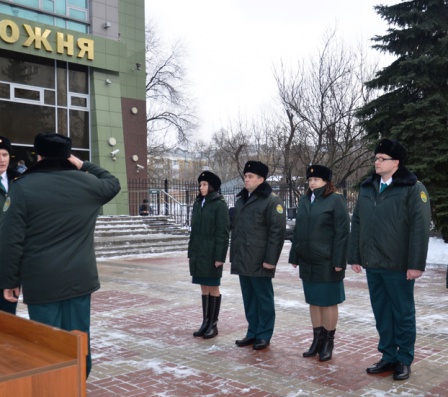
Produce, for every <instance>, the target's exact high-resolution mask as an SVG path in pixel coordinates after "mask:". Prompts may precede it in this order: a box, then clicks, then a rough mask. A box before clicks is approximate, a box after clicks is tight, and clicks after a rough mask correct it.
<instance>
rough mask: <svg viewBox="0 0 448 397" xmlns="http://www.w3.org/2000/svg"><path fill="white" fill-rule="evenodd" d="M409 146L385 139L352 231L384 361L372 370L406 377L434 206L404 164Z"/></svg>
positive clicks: (354, 263)
mask: <svg viewBox="0 0 448 397" xmlns="http://www.w3.org/2000/svg"><path fill="white" fill-rule="evenodd" d="M406 155H407V151H406V148H405V147H404V146H403V145H402V144H401V143H400V142H398V141H396V140H389V139H382V140H381V141H380V142H379V143H378V145H377V146H376V148H375V158H374V163H375V172H374V173H373V175H372V176H370V177H369V178H367V179H366V180H364V182H362V183H361V189H360V191H359V197H358V202H357V204H356V207H355V210H354V213H353V217H352V227H351V234H350V246H349V258H348V263H350V264H351V267H352V269H353V270H354V271H355V272H357V273H360V272H361V271H362V268H365V269H366V274H367V284H368V287H369V293H370V302H371V305H372V310H373V314H374V316H375V322H376V328H377V330H378V334H379V343H378V351H379V352H380V353H381V354H382V357H381V359H380V361H378V362H377V363H376V364H374V365H373V366H371V367H369V368H367V369H366V371H367V373H368V374H379V373H383V372H386V371H394V374H393V378H394V379H395V380H404V379H408V378H409V376H410V374H411V364H412V361H413V360H414V345H415V339H416V320H415V302H414V284H415V280H416V279H417V278H419V277H421V276H422V274H423V272H424V270H425V266H426V255H427V251H428V242H429V228H430V222H431V209H430V205H429V197H428V192H427V191H426V188H425V186H424V185H423V184H422V183H421V182H419V181H418V180H417V177H416V176H415V175H414V174H412V173H411V172H409V171H408V170H407V168H406V167H405V164H404V163H405V160H406Z"/></svg>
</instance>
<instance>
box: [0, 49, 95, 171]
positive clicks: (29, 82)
mask: <svg viewBox="0 0 448 397" xmlns="http://www.w3.org/2000/svg"><path fill="white" fill-rule="evenodd" d="M89 111H90V95H89V79H88V67H86V66H81V65H75V64H69V63H67V62H62V61H54V60H51V59H45V58H38V57H34V56H31V55H26V54H18V53H13V52H10V51H6V50H0V114H1V115H2V126H1V129H2V131H1V132H2V135H4V136H6V137H9V138H10V139H11V141H12V142H13V144H14V145H15V146H19V149H20V148H21V150H22V153H21V156H20V157H21V158H19V159H24V160H26V161H27V160H28V161H27V162H28V163H29V162H30V161H31V160H30V153H31V152H32V148H33V143H34V137H35V135H36V134H37V133H38V132H42V131H48V132H57V133H59V134H62V135H66V136H69V137H71V138H72V144H73V150H74V151H75V153H76V155H77V156H79V157H81V158H82V159H85V160H88V159H89V158H90V144H89V142H90V121H89V115H90V113H89ZM14 152H16V147H15V148H14ZM19 152H20V150H19ZM24 157H25V158H24Z"/></svg>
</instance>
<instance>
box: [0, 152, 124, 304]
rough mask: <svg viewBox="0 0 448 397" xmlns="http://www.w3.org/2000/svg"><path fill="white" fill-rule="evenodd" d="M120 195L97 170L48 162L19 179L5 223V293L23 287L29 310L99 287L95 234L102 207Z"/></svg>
mask: <svg viewBox="0 0 448 397" xmlns="http://www.w3.org/2000/svg"><path fill="white" fill-rule="evenodd" d="M119 191H120V183H119V181H118V179H117V178H115V177H114V176H113V175H111V174H110V173H109V172H108V171H106V170H104V169H102V168H100V167H98V166H96V165H95V164H92V163H89V162H87V161H85V162H84V164H83V166H82V169H81V170H78V169H76V167H75V166H74V165H72V164H71V163H70V162H69V161H68V160H65V159H44V160H42V161H39V162H38V163H37V164H36V165H34V166H33V167H30V168H28V170H27V171H26V172H25V173H23V174H22V176H20V177H19V178H17V179H16V180H15V181H14V182H13V183H12V184H11V186H10V190H9V197H8V199H7V201H6V203H5V206H4V209H3V211H4V212H3V217H2V221H1V222H0V252H1V256H0V288H2V289H12V288H15V287H18V286H19V285H20V284H22V289H23V298H24V302H25V303H27V304H44V303H52V302H57V301H61V300H66V299H70V298H75V297H79V296H83V295H87V294H89V293H92V292H94V291H95V290H97V289H98V288H99V287H100V284H99V280H98V271H97V267H96V259H95V250H94V241H93V236H94V230H95V223H96V218H97V215H98V213H99V210H100V208H101V206H102V205H103V204H105V203H107V202H108V201H109V200H111V199H112V198H113V197H114V196H115V195H116V194H117V193H118V192H119Z"/></svg>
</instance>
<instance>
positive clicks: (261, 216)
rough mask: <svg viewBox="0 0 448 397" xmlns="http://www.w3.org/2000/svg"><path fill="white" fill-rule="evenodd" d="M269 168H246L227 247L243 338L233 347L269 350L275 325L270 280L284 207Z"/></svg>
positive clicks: (282, 231) (282, 230) (281, 232)
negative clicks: (269, 179)
mask: <svg viewBox="0 0 448 397" xmlns="http://www.w3.org/2000/svg"><path fill="white" fill-rule="evenodd" d="M268 172H269V169H268V167H267V166H266V165H265V164H263V163H262V162H260V161H248V162H247V163H246V165H245V166H244V171H243V173H244V186H245V187H244V189H243V190H242V191H241V192H240V193H239V194H238V197H239V198H238V200H237V202H236V204H235V216H234V222H233V229H232V234H231V243H230V262H231V273H232V274H238V275H239V277H240V286H241V292H242V295H243V303H244V311H245V314H246V320H247V322H248V329H247V332H246V336H245V337H244V338H243V339H238V340H237V341H236V342H235V343H236V345H237V346H239V347H243V346H249V345H253V349H254V350H261V349H265V348H266V347H268V346H269V344H270V340H271V337H272V334H273V332H274V324H275V306H274V289H273V286H272V279H273V278H274V275H275V268H276V265H277V262H278V259H279V257H280V253H281V251H282V248H283V243H284V240H285V231H286V215H285V211H284V208H283V203H282V201H281V200H280V199H279V197H278V196H277V195H276V194H274V193H273V192H272V188H271V186H270V185H269V184H268V183H266V178H267V175H268Z"/></svg>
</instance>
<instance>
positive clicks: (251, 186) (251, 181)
mask: <svg viewBox="0 0 448 397" xmlns="http://www.w3.org/2000/svg"><path fill="white" fill-rule="evenodd" d="M263 182H264V178H263V177H261V176H260V175H257V174H253V173H252V172H246V173H245V174H244V187H245V188H246V189H247V191H248V192H249V193H252V192H253V191H254V190H255V189H256V188H257V187H258V186H260V185H261V184H262V183H263Z"/></svg>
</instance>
